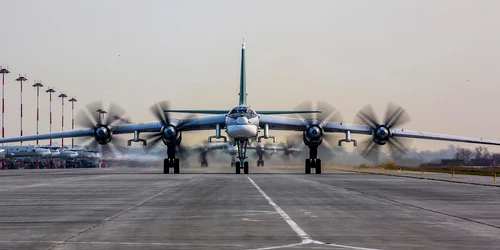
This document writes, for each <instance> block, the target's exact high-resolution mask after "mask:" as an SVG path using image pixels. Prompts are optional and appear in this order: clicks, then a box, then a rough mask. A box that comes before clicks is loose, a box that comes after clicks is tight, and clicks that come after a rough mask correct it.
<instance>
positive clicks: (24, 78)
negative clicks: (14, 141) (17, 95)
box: [16, 74, 28, 145]
mask: <svg viewBox="0 0 500 250" xmlns="http://www.w3.org/2000/svg"><path fill="white" fill-rule="evenodd" d="M27 80H28V79H27V78H26V75H24V76H21V74H19V77H18V78H17V79H16V81H18V82H20V83H21V136H23V82H24V81H27ZM22 144H23V142H22V141H21V145H22Z"/></svg>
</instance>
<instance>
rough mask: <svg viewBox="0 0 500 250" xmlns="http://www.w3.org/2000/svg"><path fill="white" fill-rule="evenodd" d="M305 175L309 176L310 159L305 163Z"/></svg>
mask: <svg viewBox="0 0 500 250" xmlns="http://www.w3.org/2000/svg"><path fill="white" fill-rule="evenodd" d="M305 168H306V171H305V172H306V174H311V159H306V161H305Z"/></svg>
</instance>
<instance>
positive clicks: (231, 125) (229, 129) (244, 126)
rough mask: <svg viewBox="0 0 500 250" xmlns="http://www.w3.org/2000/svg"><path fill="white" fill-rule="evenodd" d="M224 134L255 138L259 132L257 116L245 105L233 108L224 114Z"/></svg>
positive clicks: (235, 137)
mask: <svg viewBox="0 0 500 250" xmlns="http://www.w3.org/2000/svg"><path fill="white" fill-rule="evenodd" d="M226 134H227V135H228V136H229V137H230V138H233V139H240V140H241V139H249V140H253V139H256V138H257V136H258V134H259V117H258V116H257V114H256V113H255V111H253V110H252V109H251V108H250V107H247V106H245V105H240V106H237V107H235V108H233V109H232V110H231V111H230V112H229V113H228V114H227V116H226Z"/></svg>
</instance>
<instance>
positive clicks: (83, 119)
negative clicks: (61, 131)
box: [76, 101, 102, 128]
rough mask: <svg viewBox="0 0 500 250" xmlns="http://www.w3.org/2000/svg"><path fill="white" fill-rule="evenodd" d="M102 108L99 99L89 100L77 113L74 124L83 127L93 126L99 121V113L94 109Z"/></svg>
mask: <svg viewBox="0 0 500 250" xmlns="http://www.w3.org/2000/svg"><path fill="white" fill-rule="evenodd" d="M101 108H102V102H101V101H95V102H91V103H89V104H87V105H85V106H84V107H83V109H81V110H80V111H78V113H77V116H76V117H77V119H76V124H77V125H79V126H81V127H84V128H93V127H94V126H95V125H97V124H98V123H99V117H100V115H99V113H98V112H97V111H96V110H98V109H101Z"/></svg>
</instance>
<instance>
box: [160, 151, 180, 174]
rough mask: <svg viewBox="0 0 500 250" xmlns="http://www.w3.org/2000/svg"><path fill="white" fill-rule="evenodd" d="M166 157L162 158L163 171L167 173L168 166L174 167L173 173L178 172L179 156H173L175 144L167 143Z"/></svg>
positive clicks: (168, 170)
mask: <svg viewBox="0 0 500 250" xmlns="http://www.w3.org/2000/svg"><path fill="white" fill-rule="evenodd" d="M167 156H168V157H167V158H165V159H164V160H163V173H164V174H168V173H169V172H170V168H173V169H174V172H173V173H174V174H178V173H180V169H179V163H180V162H179V158H175V145H169V146H168V148H167Z"/></svg>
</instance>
